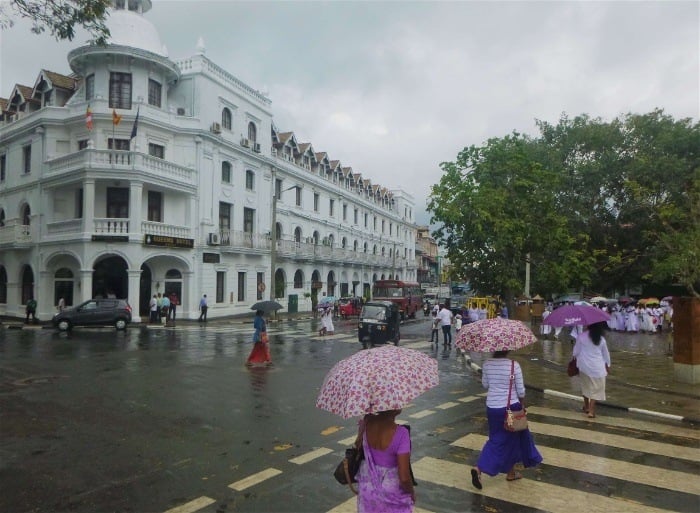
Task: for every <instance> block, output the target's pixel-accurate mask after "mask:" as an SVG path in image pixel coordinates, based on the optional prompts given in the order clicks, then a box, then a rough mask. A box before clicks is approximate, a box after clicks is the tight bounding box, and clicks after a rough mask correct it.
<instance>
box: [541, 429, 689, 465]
mask: <svg viewBox="0 0 700 513" xmlns="http://www.w3.org/2000/svg"><path fill="white" fill-rule="evenodd" d="M528 426H529V428H530V431H532V432H533V433H541V434H543V435H550V436H557V437H560V438H569V439H571V440H577V441H579V442H584V443H590V444H600V445H610V446H612V447H619V448H620V449H627V450H630V451H639V452H645V453H649V454H659V455H661V456H668V457H670V458H678V459H682V460H689V461H700V449H697V448H695V447H681V446H679V445H672V444H666V443H661V442H654V441H653V440H638V439H635V438H630V437H628V436H622V435H612V434H609V433H603V432H601V431H592V430H590V429H580V428H573V427H570V426H555V425H554V424H544V423H540V422H529V423H528Z"/></svg>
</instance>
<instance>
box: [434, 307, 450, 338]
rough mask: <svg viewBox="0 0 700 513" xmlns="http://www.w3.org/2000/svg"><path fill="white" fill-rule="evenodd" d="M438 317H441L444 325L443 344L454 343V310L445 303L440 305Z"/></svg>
mask: <svg viewBox="0 0 700 513" xmlns="http://www.w3.org/2000/svg"><path fill="white" fill-rule="evenodd" d="M437 318H438V319H440V326H442V340H443V345H445V346H446V345H448V344H450V345H452V311H451V310H450V309H449V308H447V307H445V305H440V311H439V312H438V314H437Z"/></svg>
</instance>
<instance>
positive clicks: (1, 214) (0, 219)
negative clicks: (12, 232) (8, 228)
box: [0, 208, 5, 226]
mask: <svg viewBox="0 0 700 513" xmlns="http://www.w3.org/2000/svg"><path fill="white" fill-rule="evenodd" d="M0 226H5V211H4V210H3V209H1V208H0Z"/></svg>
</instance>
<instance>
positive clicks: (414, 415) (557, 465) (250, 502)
mask: <svg viewBox="0 0 700 513" xmlns="http://www.w3.org/2000/svg"><path fill="white" fill-rule="evenodd" d="M249 324H251V325H252V320H251V322H250V323H249ZM249 324H241V323H240V322H221V323H211V324H209V325H207V326H203V327H200V326H199V325H196V324H188V325H185V324H183V325H182V326H178V328H177V329H175V330H171V329H165V328H158V327H156V328H149V327H143V328H139V327H134V328H131V329H129V330H128V331H127V332H126V333H116V332H115V331H113V330H88V329H85V330H78V329H76V330H75V331H74V332H72V333H69V334H59V333H55V332H53V331H52V330H18V331H11V330H5V331H2V332H0V337H1V339H0V371H1V373H2V374H1V377H0V419H1V420H0V435H1V439H0V482H2V483H3V489H4V490H9V493H2V494H0V511H3V512H4V511H7V512H15V511H16V512H30V511H37V512H38V511H42V512H44V511H71V512H103V511H104V512H108V511H109V512H111V511H114V512H117V511H119V512H132V511H133V512H142V511H143V512H166V511H170V512H172V513H175V512H178V513H186V512H194V511H201V512H205V513H209V512H226V511H251V512H253V511H260V512H263V511H264V512H301V511H309V512H312V511H313V512H316V511H318V512H329V511H334V512H336V513H340V512H342V511H354V508H355V506H354V499H353V498H352V495H351V493H350V492H349V490H348V489H347V487H343V486H341V485H339V484H337V483H336V482H335V481H334V480H333V479H332V472H333V469H334V468H335V465H336V464H337V463H338V461H339V460H340V457H341V455H342V451H343V449H344V447H345V446H347V445H349V444H350V440H352V439H353V438H354V433H355V421H353V420H349V421H345V420H342V419H340V418H338V417H336V416H333V415H331V414H329V413H326V412H323V411H320V410H318V409H316V408H315V407H314V402H315V399H316V394H317V392H318V389H319V387H320V385H321V383H322V381H323V377H324V376H325V374H326V373H327V371H328V370H329V369H330V367H331V366H332V365H333V364H334V363H335V362H336V361H338V360H339V359H342V358H344V357H346V356H349V355H351V354H353V353H354V352H356V351H358V350H359V344H358V343H357V340H356V337H355V333H354V330H353V327H354V323H353V322H352V321H347V322H346V321H336V328H337V331H336V335H334V336H331V337H323V338H320V337H318V336H316V335H317V328H316V322H315V321H313V320H303V321H296V322H280V323H274V324H272V325H271V326H270V341H271V352H272V358H273V361H274V365H273V366H272V367H271V368H253V369H248V368H246V367H245V366H244V365H243V363H244V362H245V359H246V357H247V355H248V353H249V351H250V349H251V344H250V342H249V341H250V338H251V332H252V329H251V327H250V325H249ZM428 333H429V328H428V327H427V324H426V321H424V320H423V319H419V320H418V322H410V323H406V324H405V325H404V326H402V345H405V346H408V347H413V348H415V349H418V350H421V351H425V352H427V353H429V354H432V355H434V356H435V358H437V359H438V364H439V367H440V379H441V384H440V386H439V387H437V388H436V389H433V390H431V391H429V392H427V393H426V394H424V395H423V396H421V397H419V398H417V399H416V400H415V401H414V403H413V404H412V405H410V406H409V407H407V408H405V409H404V412H403V413H402V415H401V416H400V417H399V418H400V419H402V420H403V421H405V422H408V423H410V424H411V426H412V434H413V446H414V451H413V454H412V461H413V464H414V470H415V472H416V477H417V479H418V481H419V486H418V488H417V496H418V503H417V506H418V507H419V508H422V511H424V512H425V511H428V512H448V511H455V512H462V511H507V512H510V511H562V512H566V513H570V512H572V511H603V510H605V511H606V512H611V511H645V512H647V511H648V512H651V511H682V512H686V511H687V512H691V511H693V512H694V511H697V510H698V506H700V502H699V501H700V489H698V484H697V483H698V480H697V475H698V474H700V454H698V452H699V451H700V449H699V445H700V444H699V440H700V432H699V431H698V430H697V429H696V428H694V427H693V426H687V425H682V424H679V423H674V422H666V421H664V420H657V419H649V418H648V417H643V416H635V415H632V414H629V413H626V412H619V411H614V410H610V411H605V412H602V411H601V412H600V413H601V414H602V415H599V418H598V419H596V422H594V423H592V422H590V421H588V420H587V419H585V418H584V417H583V416H581V415H580V413H579V412H578V411H577V410H578V408H579V405H578V404H577V403H572V402H571V401H566V400H563V399H557V398H551V397H544V396H542V395H540V394H533V393H530V392H529V393H528V402H529V404H530V416H531V419H532V420H531V422H532V430H533V433H535V439H536V442H537V444H538V447H540V450H541V451H542V452H543V455H544V457H545V462H544V464H543V465H542V466H541V467H540V468H538V469H529V470H526V471H525V479H523V480H522V481H520V482H512V483H506V482H505V479H503V476H501V477H500V478H487V477H485V483H484V484H485V486H484V490H482V491H481V492H477V491H476V490H475V489H473V488H472V487H471V484H470V483H469V478H468V473H469V468H470V465H472V464H473V463H474V461H475V459H476V457H477V456H478V453H479V450H480V448H481V446H482V445H483V443H484V441H485V438H484V437H485V435H486V434H487V429H486V419H485V411H484V399H483V396H481V395H479V394H482V393H483V389H482V388H481V385H480V378H479V376H478V375H476V374H474V372H473V371H472V370H471V368H470V367H469V365H468V364H467V362H466V360H465V358H464V357H462V356H460V355H457V354H456V352H455V351H454V350H453V349H451V348H444V347H443V345H442V344H439V345H438V346H437V347H435V346H432V347H431V346H430V344H429V343H428V342H427V340H428V336H429V335H427V334H428Z"/></svg>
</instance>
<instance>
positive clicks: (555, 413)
mask: <svg viewBox="0 0 700 513" xmlns="http://www.w3.org/2000/svg"><path fill="white" fill-rule="evenodd" d="M527 412H528V413H530V414H534V415H544V416H547V417H555V418H559V419H568V420H577V421H581V420H583V416H582V415H581V413H580V412H575V411H565V410H556V409H554V408H545V407H542V406H529V407H528V409H527ZM586 420H587V421H588V422H591V421H593V422H595V423H596V424H604V425H606V426H616V427H624V428H628V429H638V430H640V431H651V432H653V433H660V434H663V435H671V436H679V437H683V438H693V439H696V440H700V431H696V430H693V429H688V428H684V427H680V426H671V425H668V424H659V423H658V422H647V421H644V420H637V419H630V418H627V417H606V416H603V417H596V418H595V419H586Z"/></svg>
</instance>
